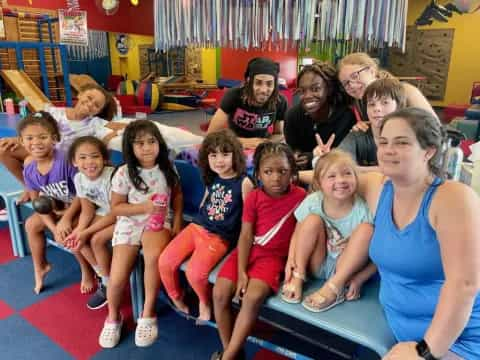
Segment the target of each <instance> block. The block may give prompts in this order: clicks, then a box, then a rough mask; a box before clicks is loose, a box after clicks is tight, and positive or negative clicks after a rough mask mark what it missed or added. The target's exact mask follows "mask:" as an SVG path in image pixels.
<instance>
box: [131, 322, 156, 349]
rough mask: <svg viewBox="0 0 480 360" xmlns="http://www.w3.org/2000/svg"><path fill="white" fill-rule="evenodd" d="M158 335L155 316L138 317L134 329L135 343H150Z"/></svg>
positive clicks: (141, 344) (143, 345)
mask: <svg viewBox="0 0 480 360" xmlns="http://www.w3.org/2000/svg"><path fill="white" fill-rule="evenodd" d="M157 337H158V325H157V318H156V317H153V318H140V319H138V322H137V328H136V330H135V345H137V346H139V347H145V346H150V345H152V344H153V343H154V342H155V340H157Z"/></svg>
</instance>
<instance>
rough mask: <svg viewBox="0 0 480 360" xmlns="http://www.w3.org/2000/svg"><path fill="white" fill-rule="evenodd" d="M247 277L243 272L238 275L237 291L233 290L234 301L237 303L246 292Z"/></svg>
mask: <svg viewBox="0 0 480 360" xmlns="http://www.w3.org/2000/svg"><path fill="white" fill-rule="evenodd" d="M247 286H248V275H247V274H246V273H245V272H242V273H239V274H238V281H237V289H236V290H235V296H234V297H233V299H234V301H236V302H238V300H241V299H242V298H243V295H244V294H245V292H246V291H247Z"/></svg>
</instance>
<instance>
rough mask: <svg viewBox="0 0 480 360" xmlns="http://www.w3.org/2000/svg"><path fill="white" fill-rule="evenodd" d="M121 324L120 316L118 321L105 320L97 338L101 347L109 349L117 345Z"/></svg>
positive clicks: (120, 333)
mask: <svg viewBox="0 0 480 360" xmlns="http://www.w3.org/2000/svg"><path fill="white" fill-rule="evenodd" d="M122 325H123V318H121V319H120V321H118V322H111V321H108V319H107V320H105V323H104V324H103V329H102V332H101V333H100V336H99V338H98V343H99V344H100V346H101V347H102V348H104V349H111V348H113V347H115V346H117V344H118V343H119V341H120V337H121V335H122Z"/></svg>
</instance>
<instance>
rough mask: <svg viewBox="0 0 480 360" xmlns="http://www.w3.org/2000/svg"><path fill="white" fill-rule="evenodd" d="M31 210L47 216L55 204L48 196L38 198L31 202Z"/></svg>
mask: <svg viewBox="0 0 480 360" xmlns="http://www.w3.org/2000/svg"><path fill="white" fill-rule="evenodd" d="M32 206H33V210H35V211H36V212H37V213H39V214H43V215H47V214H50V213H51V212H52V211H53V210H54V209H55V202H54V200H53V199H52V198H51V197H49V196H44V195H42V196H39V197H37V198H36V199H35V200H33V201H32Z"/></svg>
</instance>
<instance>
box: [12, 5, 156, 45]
mask: <svg viewBox="0 0 480 360" xmlns="http://www.w3.org/2000/svg"><path fill="white" fill-rule="evenodd" d="M79 2H80V9H81V10H86V11H87V20H88V27H89V28H90V29H94V30H104V31H111V32H125V33H130V34H141V35H152V36H153V0H140V1H139V5H138V6H133V5H131V4H130V1H129V0H120V7H119V9H118V11H117V12H116V13H115V14H114V15H112V16H107V15H105V13H103V12H101V10H100V9H98V7H97V6H96V2H97V0H80V1H79ZM32 3H33V5H32V7H35V8H40V9H53V10H56V9H65V7H66V6H67V2H66V0H33V2H32ZM8 5H10V6H25V7H29V6H30V5H29V3H28V0H8Z"/></svg>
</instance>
